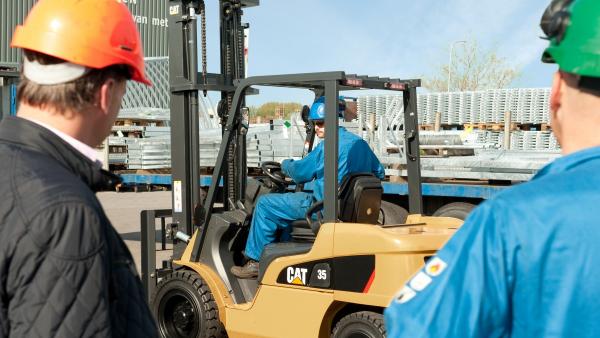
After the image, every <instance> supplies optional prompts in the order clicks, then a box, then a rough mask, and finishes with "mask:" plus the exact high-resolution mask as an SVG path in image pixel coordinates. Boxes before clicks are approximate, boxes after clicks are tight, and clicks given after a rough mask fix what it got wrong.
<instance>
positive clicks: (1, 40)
mask: <svg viewBox="0 0 600 338" xmlns="http://www.w3.org/2000/svg"><path fill="white" fill-rule="evenodd" d="M35 2H36V0H0V18H1V19H0V63H17V62H19V61H20V59H21V57H20V52H19V51H18V50H16V49H12V48H10V40H11V39H12V35H13V32H14V30H15V27H16V26H17V25H18V24H21V23H22V22H23V18H24V17H25V15H27V13H28V12H29V10H30V9H31V7H32V6H33V4H34V3H35Z"/></svg>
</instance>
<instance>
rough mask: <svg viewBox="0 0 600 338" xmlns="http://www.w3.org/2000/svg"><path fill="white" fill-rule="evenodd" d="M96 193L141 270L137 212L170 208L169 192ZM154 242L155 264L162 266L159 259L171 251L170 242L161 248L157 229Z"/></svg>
mask: <svg viewBox="0 0 600 338" xmlns="http://www.w3.org/2000/svg"><path fill="white" fill-rule="evenodd" d="M97 196H98V199H99V200H100V203H102V207H103V208H104V212H105V213H106V215H107V216H108V218H109V219H110V221H111V223H112V225H113V226H114V227H115V229H117V232H119V234H120V235H121V237H122V238H123V240H125V243H126V244H127V246H128V247H129V251H131V254H132V255H133V258H134V260H135V265H136V267H137V270H138V271H141V260H142V258H141V257H142V256H141V249H142V244H141V228H140V212H141V211H142V210H145V209H170V208H171V192H170V191H152V192H140V193H136V192H102V193H98V194H97ZM156 228H157V229H160V223H158V222H157V223H156ZM155 243H156V248H157V250H158V251H157V253H156V260H157V266H162V260H163V259H167V258H168V257H170V255H171V250H169V249H170V248H171V245H168V246H167V250H164V251H163V250H161V241H160V234H159V232H158V231H157V235H156V242H155ZM167 243H168V241H167Z"/></svg>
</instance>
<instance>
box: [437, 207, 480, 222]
mask: <svg viewBox="0 0 600 338" xmlns="http://www.w3.org/2000/svg"><path fill="white" fill-rule="evenodd" d="M474 208H475V205H474V204H471V203H465V202H452V203H448V204H446V205H444V206H442V207H441V208H439V209H437V210H436V211H435V212H434V213H433V216H439V217H454V218H458V219H462V220H463V221H464V220H465V219H466V218H467V216H468V215H469V213H470V212H471V210H473V209H474Z"/></svg>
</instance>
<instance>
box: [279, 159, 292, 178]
mask: <svg viewBox="0 0 600 338" xmlns="http://www.w3.org/2000/svg"><path fill="white" fill-rule="evenodd" d="M292 162H294V160H293V159H291V158H288V159H286V160H283V161H281V171H282V172H283V173H284V174H285V175H286V176H290V174H289V172H288V168H289V167H290V164H291V163H292Z"/></svg>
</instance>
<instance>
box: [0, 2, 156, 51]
mask: <svg viewBox="0 0 600 338" xmlns="http://www.w3.org/2000/svg"><path fill="white" fill-rule="evenodd" d="M35 2H36V0H0V63H18V62H20V60H21V57H20V52H19V51H18V50H14V49H12V48H10V46H9V45H10V40H11V39H12V35H13V32H14V29H15V26H16V25H18V24H21V23H22V22H23V19H24V18H25V16H26V15H27V13H28V12H29V10H30V9H31V7H32V6H33V4H34V3H35ZM122 2H124V3H126V4H127V6H128V7H129V10H130V11H131V13H132V14H133V17H134V20H135V21H136V22H137V26H138V30H139V31H140V35H141V37H142V43H143V45H144V55H145V56H149V57H153V56H166V55H167V51H168V45H167V5H168V0H122Z"/></svg>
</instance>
